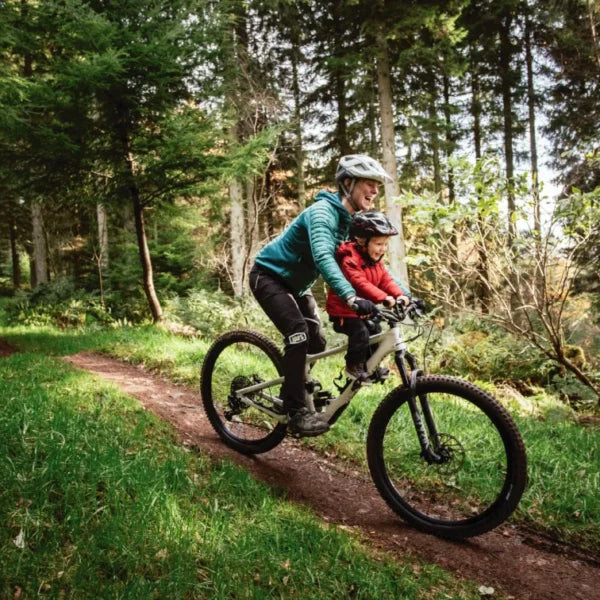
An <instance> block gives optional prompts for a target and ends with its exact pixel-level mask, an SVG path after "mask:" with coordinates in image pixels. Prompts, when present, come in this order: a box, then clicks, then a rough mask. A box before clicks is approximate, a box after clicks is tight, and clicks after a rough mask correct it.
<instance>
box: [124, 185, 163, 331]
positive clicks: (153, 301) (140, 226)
mask: <svg viewBox="0 0 600 600" xmlns="http://www.w3.org/2000/svg"><path fill="white" fill-rule="evenodd" d="M130 192H131V199H132V202H133V218H134V220H135V233H136V236H137V242H138V249H139V253H140V261H141V263H142V273H143V279H144V292H145V293H146V298H147V299H148V304H149V305H150V311H151V313H152V318H153V319H154V322H155V323H156V322H158V321H161V320H162V316H163V311H162V307H161V305H160V302H159V301H158V296H157V295H156V290H155V289H154V276H153V273H152V259H151V257H150V250H149V248H148V239H147V237H146V227H145V224H144V207H143V206H142V203H141V202H140V196H139V190H138V189H137V187H133V188H131V189H130Z"/></svg>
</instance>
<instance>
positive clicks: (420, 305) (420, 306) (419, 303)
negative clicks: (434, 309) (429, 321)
mask: <svg viewBox="0 0 600 600" xmlns="http://www.w3.org/2000/svg"><path fill="white" fill-rule="evenodd" d="M411 300H412V303H413V304H414V306H415V308H416V309H417V310H420V311H421V312H425V300H423V299H422V298H411Z"/></svg>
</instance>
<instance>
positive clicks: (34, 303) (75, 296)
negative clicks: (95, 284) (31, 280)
mask: <svg viewBox="0 0 600 600" xmlns="http://www.w3.org/2000/svg"><path fill="white" fill-rule="evenodd" d="M4 314H5V318H6V320H7V322H8V323H12V324H23V325H58V326H59V327H76V326H81V325H90V324H93V323H98V324H101V325H107V324H110V323H112V322H113V321H114V318H113V316H112V314H111V311H110V309H108V308H106V306H103V305H102V303H101V302H100V298H99V297H98V295H95V294H92V293H89V292H86V291H83V290H76V289H75V287H74V285H73V283H72V282H71V281H70V280H68V279H59V280H56V281H54V282H52V283H47V284H42V285H39V286H38V287H36V288H35V290H33V291H32V292H18V293H17V294H16V295H15V296H14V297H13V298H12V299H10V300H8V301H7V302H6V304H5V306H4Z"/></svg>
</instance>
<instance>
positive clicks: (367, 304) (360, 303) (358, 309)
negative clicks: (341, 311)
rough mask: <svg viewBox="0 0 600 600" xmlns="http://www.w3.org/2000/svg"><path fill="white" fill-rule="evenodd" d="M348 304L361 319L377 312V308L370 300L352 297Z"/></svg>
mask: <svg viewBox="0 0 600 600" xmlns="http://www.w3.org/2000/svg"><path fill="white" fill-rule="evenodd" d="M346 303H347V304H348V306H349V307H350V308H351V309H352V310H353V311H354V312H355V313H356V314H357V315H358V316H359V317H366V316H368V315H372V314H373V313H376V312H377V307H376V306H375V305H374V304H373V303H372V302H371V301H370V300H365V299H364V298H358V297H357V296H350V298H348V300H347V301H346Z"/></svg>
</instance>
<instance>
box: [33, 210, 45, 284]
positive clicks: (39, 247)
mask: <svg viewBox="0 0 600 600" xmlns="http://www.w3.org/2000/svg"><path fill="white" fill-rule="evenodd" d="M31 224H32V237H33V261H34V265H35V277H34V287H37V286H38V285H40V284H42V283H48V254H47V251H46V239H45V235H44V220H43V217H42V205H41V203H40V202H39V201H38V200H33V201H32V202H31Z"/></svg>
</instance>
